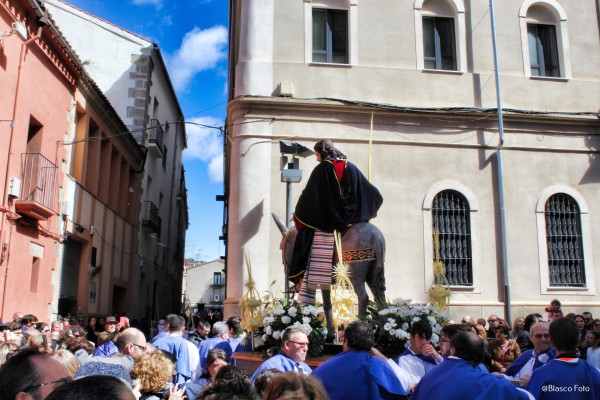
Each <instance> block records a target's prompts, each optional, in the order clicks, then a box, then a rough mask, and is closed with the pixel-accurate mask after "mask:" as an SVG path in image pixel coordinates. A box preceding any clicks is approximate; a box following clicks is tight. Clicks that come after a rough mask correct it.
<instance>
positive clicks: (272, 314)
mask: <svg viewBox="0 0 600 400" xmlns="http://www.w3.org/2000/svg"><path fill="white" fill-rule="evenodd" d="M265 300H266V301H267V303H266V306H265V310H264V312H263V315H264V316H265V317H264V318H263V320H262V322H263V326H262V327H260V328H259V329H258V331H257V333H256V336H257V338H259V339H261V340H262V343H263V344H262V345H261V346H259V347H257V350H268V349H271V348H273V347H275V348H280V347H281V336H282V335H283V331H284V330H285V328H287V327H288V326H297V327H298V328H300V329H301V330H302V331H303V332H304V333H305V334H306V336H308V341H309V342H310V346H309V349H308V355H309V356H311V357H316V356H319V355H321V354H322V352H323V344H324V343H325V335H324V333H323V323H324V321H320V320H319V319H318V318H317V315H318V314H319V312H320V311H322V309H317V308H315V307H314V306H294V305H291V304H286V303H285V301H284V300H281V299H273V298H270V297H266V298H265Z"/></svg>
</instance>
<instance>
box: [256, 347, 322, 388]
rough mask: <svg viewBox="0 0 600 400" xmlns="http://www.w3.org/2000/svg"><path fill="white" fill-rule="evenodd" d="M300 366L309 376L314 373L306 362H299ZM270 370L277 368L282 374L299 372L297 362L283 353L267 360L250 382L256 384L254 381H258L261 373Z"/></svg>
mask: <svg viewBox="0 0 600 400" xmlns="http://www.w3.org/2000/svg"><path fill="white" fill-rule="evenodd" d="M298 365H299V366H300V367H302V369H304V371H305V372H306V373H307V374H310V373H311V372H312V369H311V368H310V367H309V366H308V365H307V364H306V363H305V362H299V363H298ZM269 368H275V369H277V370H279V371H282V372H288V371H297V369H296V361H294V360H292V359H291V358H289V357H288V356H287V355H286V354H285V353H284V352H283V351H282V352H281V353H279V354H277V355H274V356H273V357H271V358H269V359H268V360H266V361H265V362H263V363H262V364H261V365H260V366H259V367H258V369H257V370H256V371H254V374H253V375H252V377H251V378H250V380H251V381H252V382H254V380H255V379H256V376H257V375H258V374H259V373H260V371H262V370H265V369H269Z"/></svg>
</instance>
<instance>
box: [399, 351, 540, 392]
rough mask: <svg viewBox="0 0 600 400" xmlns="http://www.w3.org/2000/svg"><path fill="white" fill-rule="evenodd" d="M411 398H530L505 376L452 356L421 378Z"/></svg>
mask: <svg viewBox="0 0 600 400" xmlns="http://www.w3.org/2000/svg"><path fill="white" fill-rule="evenodd" d="M410 399H411V400H432V399H460V400H471V399H473V400H474V399H504V400H512V399H523V400H528V399H529V396H527V394H526V393H525V392H522V391H519V390H518V389H517V388H516V387H514V386H513V385H512V384H511V383H510V382H509V381H507V380H506V379H504V378H502V377H499V376H495V375H492V374H490V373H489V372H482V371H481V370H480V369H479V368H478V367H473V366H472V365H471V364H469V363H468V362H467V361H465V360H463V359H461V358H456V357H449V358H447V359H446V360H445V361H444V362H443V363H441V364H440V365H438V366H437V367H435V368H434V369H433V370H431V371H430V372H428V373H426V374H425V376H424V377H423V378H421V381H420V382H419V384H418V385H417V387H416V388H415V391H414V392H413V395H412V396H411V397H410Z"/></svg>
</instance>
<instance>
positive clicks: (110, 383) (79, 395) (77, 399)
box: [46, 375, 135, 400]
mask: <svg viewBox="0 0 600 400" xmlns="http://www.w3.org/2000/svg"><path fill="white" fill-rule="evenodd" d="M104 399H115V400H135V397H134V395H133V392H132V391H131V389H129V388H128V387H127V385H125V384H124V383H123V382H122V381H121V380H120V379H118V378H115V377H114V376H106V375H92V376H87V377H85V378H81V379H77V380H74V381H71V382H69V383H65V384H64V385H62V386H60V387H58V388H57V389H54V391H53V392H52V393H50V395H49V396H48V397H46V400H104Z"/></svg>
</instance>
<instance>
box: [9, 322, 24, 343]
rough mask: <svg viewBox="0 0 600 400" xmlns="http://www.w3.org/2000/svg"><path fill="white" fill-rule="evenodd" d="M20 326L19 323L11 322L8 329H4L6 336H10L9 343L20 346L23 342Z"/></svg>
mask: <svg viewBox="0 0 600 400" xmlns="http://www.w3.org/2000/svg"><path fill="white" fill-rule="evenodd" d="M22 326H23V325H22V324H21V323H20V322H17V321H13V322H11V323H10V324H8V329H6V331H7V332H6V334H8V332H10V335H11V336H12V339H11V341H12V342H13V343H16V344H18V345H19V346H22V345H23V344H24V342H25V337H24V335H23V330H22V329H21V327H22Z"/></svg>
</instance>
